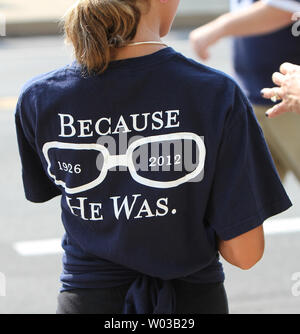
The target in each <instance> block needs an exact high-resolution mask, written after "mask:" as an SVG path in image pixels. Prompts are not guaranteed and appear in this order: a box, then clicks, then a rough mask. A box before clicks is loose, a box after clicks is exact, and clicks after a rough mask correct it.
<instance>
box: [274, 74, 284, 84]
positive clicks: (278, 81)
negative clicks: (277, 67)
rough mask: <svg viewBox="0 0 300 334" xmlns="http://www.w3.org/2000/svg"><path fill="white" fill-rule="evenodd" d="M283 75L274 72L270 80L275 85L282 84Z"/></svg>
mask: <svg viewBox="0 0 300 334" xmlns="http://www.w3.org/2000/svg"><path fill="white" fill-rule="evenodd" d="M284 78H285V76H284V75H283V74H281V73H279V72H275V73H274V74H273V76H272V80H273V82H274V84H275V85H277V86H282V84H283V82H284Z"/></svg>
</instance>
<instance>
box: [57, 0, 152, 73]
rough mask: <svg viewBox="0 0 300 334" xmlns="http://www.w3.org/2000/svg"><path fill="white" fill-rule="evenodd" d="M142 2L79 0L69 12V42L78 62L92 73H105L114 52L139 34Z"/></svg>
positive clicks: (67, 17) (64, 21)
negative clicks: (140, 4)
mask: <svg viewBox="0 0 300 334" xmlns="http://www.w3.org/2000/svg"><path fill="white" fill-rule="evenodd" d="M144 1H145V2H146V1H147V0H144ZM138 2H139V0H79V1H77V3H76V4H75V5H74V6H73V7H72V8H70V9H69V11H68V12H67V13H66V14H65V16H64V19H63V23H64V32H65V37H66V41H67V42H71V43H72V44H73V47H74V52H75V57H76V59H77V61H78V62H79V63H80V64H81V65H83V67H84V68H85V70H86V71H87V72H88V73H92V72H94V73H96V74H101V73H102V72H104V71H105V70H106V69H107V67H108V65H109V63H110V61H111V54H112V52H113V51H114V50H115V49H116V48H120V47H122V46H124V45H126V44H127V43H128V42H130V40H132V39H133V38H134V37H135V35H136V32H137V27H138V24H139V21H140V17H141V11H140V8H139V7H138V5H137V3H138Z"/></svg>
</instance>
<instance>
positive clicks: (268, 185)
mask: <svg viewBox="0 0 300 334" xmlns="http://www.w3.org/2000/svg"><path fill="white" fill-rule="evenodd" d="M178 4H179V0H123V1H121V0H110V1H107V0H82V1H78V2H77V3H76V4H75V5H74V6H73V7H72V8H71V9H70V11H68V13H67V15H66V17H65V32H66V37H67V40H68V41H69V42H71V43H72V44H73V47H74V51H75V56H76V61H74V62H73V63H72V64H70V65H66V66H65V67H63V68H60V69H57V70H55V71H52V72H50V73H46V74H42V75H40V76H38V77H35V78H33V79H32V80H30V81H29V82H27V83H26V84H25V86H24V87H23V89H22V92H21V94H20V97H19V100H18V104H17V110H16V114H15V121H16V129H17V137H18V143H19V151H20V156H21V161H22V167H23V170H22V171H23V183H24V188H25V195H26V198H27V199H28V200H30V201H32V202H38V203H41V202H46V201H48V200H50V199H52V198H53V197H56V196H61V210H62V221H63V224H64V227H65V231H66V233H65V235H64V237H63V240H62V248H63V249H64V255H63V271H62V274H61V283H62V284H61V291H60V294H59V297H58V308H57V313H59V314H66V313H76V314H78V313H102V314H116V313H125V314H129V313H141V314H149V313H150V314H152V313H160V314H170V313H184V314H197V313H198V314H201V313H203V314H209V313H210V314H220V313H228V303H227V297H226V291H225V288H224V279H225V276H224V271H223V267H222V264H221V262H220V254H221V255H222V256H223V258H224V259H225V260H227V261H228V262H229V263H231V264H232V265H234V266H236V267H238V268H241V269H244V270H246V269H250V268H251V267H253V266H254V265H255V264H256V263H257V262H258V261H259V260H260V259H261V258H262V256H263V253H264V247H265V244H264V231H263V223H264V221H265V220H266V219H267V218H269V217H271V216H274V215H276V214H278V213H280V212H283V211H285V210H287V209H288V208H289V207H290V206H291V202H290V200H289V198H288V196H287V194H286V192H285V190H284V188H283V186H282V184H281V182H280V179H279V177H278V175H277V173H276V170H275V166H274V164H273V162H272V158H271V156H270V153H269V151H268V149H267V145H266V142H265V140H264V137H263V134H262V132H261V129H260V128H259V125H258V123H257V120H256V118H255V116H254V113H253V110H252V107H251V105H250V104H249V102H248V100H247V98H246V97H245V95H244V94H243V92H242V91H241V89H240V88H239V86H238V85H237V84H236V82H235V81H233V80H232V79H231V78H229V77H228V76H226V75H224V74H223V73H221V72H219V71H216V70H213V69H211V68H208V67H206V66H204V65H202V64H199V63H197V62H195V61H193V60H191V59H188V58H186V57H185V56H183V55H182V54H180V53H178V52H176V51H175V50H174V49H173V48H171V47H168V46H167V45H165V43H163V42H162V41H161V37H163V36H165V35H167V34H168V32H169V30H170V28H171V25H172V22H173V19H174V17H175V14H176V10H177V7H178ZM216 96H217V97H218V98H216ZM124 135H126V136H125V138H126V141H125V142H124ZM127 136H128V140H129V142H130V143H131V144H130V145H129V147H127V144H128V143H127ZM141 136H142V138H141ZM137 137H138V138H139V139H137ZM202 138H204V139H202ZM105 140H106V141H105ZM107 140H109V142H107ZM183 141H184V144H185V145H184V147H186V145H188V144H189V147H188V148H187V152H186V150H185V149H183V148H181V149H180V147H183V144H182V142H183ZM111 142H112V143H113V145H108V146H104V145H105V144H107V143H111ZM152 142H153V143H154V144H153V146H152V145H151V147H150V148H149V144H150V143H152ZM164 142H166V143H168V142H169V145H172V147H173V148H172V149H171V148H170V153H168V152H167V153H166V152H164V151H165V150H164V146H163V147H162V144H163V143H164ZM147 143H148V144H147ZM156 144H159V149H158V152H155V149H154V146H155V145H156ZM124 145H125V147H124ZM132 145H133V146H132ZM178 146H179V152H177V150H178ZM142 147H143V148H144V150H146V153H147V154H146V158H145V155H143V154H142V153H143V152H145V151H144V150H142ZM116 148H118V150H117V149H116ZM188 149H190V150H191V152H190V153H189V151H188ZM148 150H149V152H150V150H151V155H152V156H151V158H150V159H149V156H148ZM206 152H207V153H206ZM137 153H140V154H139V155H137ZM197 157H198V158H197ZM138 158H140V160H141V161H140V163H144V165H143V166H142V167H145V166H146V167H147V168H146V170H144V169H143V170H140V167H139V165H136V163H137V161H136V160H138ZM194 158H195V159H196V160H197V163H196V164H195V166H193V168H192V169H191V170H190V167H191V166H190V165H188V166H186V163H187V162H188V163H189V162H190V160H191V159H194ZM183 162H184V165H183ZM120 166H122V167H126V168H125V170H124V169H122V170H119V168H118V169H117V168H116V167H120ZM151 166H153V167H156V166H160V167H161V168H158V169H157V168H154V169H153V168H151ZM168 166H169V167H168ZM162 167H163V168H162ZM175 167H176V168H175ZM178 167H179V168H178ZM112 168H114V170H111V169H112ZM204 168H205V173H204Z"/></svg>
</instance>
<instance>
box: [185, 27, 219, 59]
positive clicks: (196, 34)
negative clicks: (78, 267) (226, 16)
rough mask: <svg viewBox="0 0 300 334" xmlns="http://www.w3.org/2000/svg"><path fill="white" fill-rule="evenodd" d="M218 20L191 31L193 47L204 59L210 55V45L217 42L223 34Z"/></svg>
mask: <svg viewBox="0 0 300 334" xmlns="http://www.w3.org/2000/svg"><path fill="white" fill-rule="evenodd" d="M220 32H221V31H220V28H219V25H218V23H217V21H213V22H211V23H209V24H206V25H204V26H201V27H199V28H197V29H195V30H193V31H192V32H191V33H190V36H189V38H190V42H191V44H192V48H193V49H194V51H195V52H196V54H197V55H198V57H199V58H200V59H202V60H207V59H208V58H209V57H210V54H209V47H210V46H212V45H213V44H215V43H216V42H217V41H218V40H219V39H220V38H221V37H222V36H221V33H220Z"/></svg>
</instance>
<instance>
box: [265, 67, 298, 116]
mask: <svg viewBox="0 0 300 334" xmlns="http://www.w3.org/2000/svg"><path fill="white" fill-rule="evenodd" d="M273 82H274V84H275V85H277V86H279V87H273V88H264V89H263V90H262V92H261V93H262V96H263V97H264V98H265V99H272V98H274V97H275V99H278V100H282V101H281V102H280V103H279V104H276V105H275V106H274V107H272V108H271V109H269V110H268V111H267V112H266V114H267V116H268V117H270V118H273V117H276V116H279V115H282V114H284V113H286V112H294V113H296V114H299V115H300V66H298V65H294V64H290V63H284V64H282V65H281V66H280V73H279V72H275V73H274V74H273Z"/></svg>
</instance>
